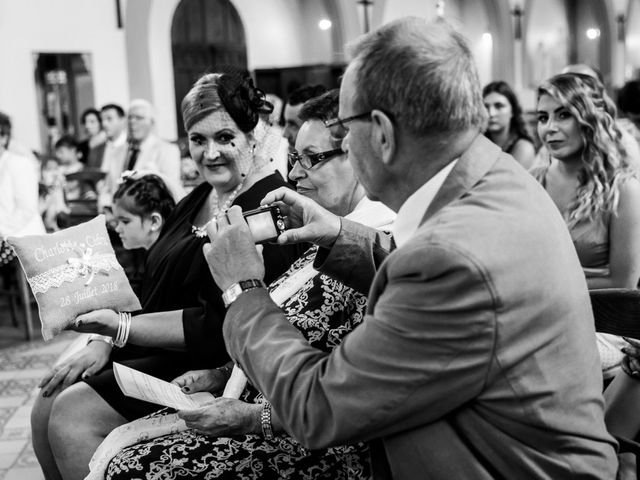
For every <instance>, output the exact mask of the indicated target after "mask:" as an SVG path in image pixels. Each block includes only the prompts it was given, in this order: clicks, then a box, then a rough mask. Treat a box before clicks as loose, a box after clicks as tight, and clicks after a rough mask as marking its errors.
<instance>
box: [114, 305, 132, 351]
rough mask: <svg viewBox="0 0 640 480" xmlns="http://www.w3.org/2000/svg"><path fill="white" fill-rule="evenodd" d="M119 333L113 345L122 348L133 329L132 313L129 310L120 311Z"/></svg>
mask: <svg viewBox="0 0 640 480" xmlns="http://www.w3.org/2000/svg"><path fill="white" fill-rule="evenodd" d="M118 316H119V321H118V333H117V334H116V339H115V340H114V341H113V345H114V346H116V347H118V348H122V347H124V346H125V345H126V343H127V340H129V332H130V331H131V314H130V313H129V312H118Z"/></svg>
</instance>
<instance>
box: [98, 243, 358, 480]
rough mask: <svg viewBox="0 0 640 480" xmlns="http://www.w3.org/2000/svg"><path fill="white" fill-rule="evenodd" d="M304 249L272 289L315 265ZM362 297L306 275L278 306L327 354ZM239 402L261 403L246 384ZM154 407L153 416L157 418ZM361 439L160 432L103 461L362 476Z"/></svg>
mask: <svg viewBox="0 0 640 480" xmlns="http://www.w3.org/2000/svg"><path fill="white" fill-rule="evenodd" d="M315 252H316V248H315V247H314V248H311V249H310V250H308V251H307V252H306V253H305V254H304V255H303V256H302V257H301V258H300V259H298V260H297V261H296V262H295V263H294V264H293V265H292V266H291V268H290V269H289V270H288V271H287V272H286V273H285V274H284V275H283V276H282V277H280V278H279V279H278V280H276V281H275V282H274V283H273V284H272V287H277V286H278V285H280V284H281V283H282V282H283V281H285V280H286V279H287V278H289V277H290V276H291V275H293V274H294V273H295V272H297V271H299V270H300V269H302V268H303V267H304V266H305V265H307V264H309V263H311V262H313V258H314V256H315ZM365 306H366V297H365V296H364V295H361V294H359V293H357V292H355V291H354V290H353V289H351V288H349V287H346V286H345V285H343V284H342V283H341V282H338V281H336V280H334V279H332V278H330V277H328V276H326V275H322V274H318V275H316V276H315V277H314V278H312V279H311V280H308V281H307V282H306V283H305V284H304V285H303V286H302V287H301V288H300V289H298V291H297V292H296V293H295V294H294V295H293V296H292V297H291V298H289V299H288V300H287V301H286V303H285V304H284V305H283V307H282V308H283V310H284V311H285V313H286V314H287V318H288V319H289V321H290V322H291V323H292V324H293V325H294V326H295V327H297V328H298V329H299V330H300V331H301V332H302V333H303V334H304V335H305V337H306V338H307V340H308V341H309V343H311V344H312V345H313V346H315V347H316V348H318V349H321V350H324V351H330V350H331V349H333V348H334V347H335V346H336V345H338V344H339V343H340V342H341V341H342V339H343V338H344V336H345V335H346V334H347V333H349V332H350V331H352V330H353V329H354V328H355V327H356V326H357V325H358V324H360V323H361V322H362V319H363V317H364V312H365ZM241 398H242V399H243V400H244V401H247V402H252V403H262V402H263V401H264V399H263V397H262V395H261V394H260V393H259V392H258V391H257V390H256V389H255V388H253V387H251V386H248V387H247V388H246V389H245V391H244V392H243V394H242V397H241ZM161 414H162V412H158V413H156V414H154V415H161ZM370 475H371V473H370V466H369V451H368V447H367V446H366V445H365V444H361V443H359V444H353V445H348V446H340V447H333V448H329V449H323V450H313V451H309V450H307V449H305V448H303V447H302V446H301V445H300V444H299V443H297V442H296V441H295V440H294V439H293V438H291V437H290V436H289V435H287V434H285V433H281V434H279V435H276V437H275V439H274V440H272V441H268V440H265V439H264V438H263V437H262V435H253V434H251V435H243V436H236V437H232V438H230V437H210V436H206V435H203V434H200V433H197V432H196V431H194V430H186V431H183V432H180V433H175V434H171V435H165V436H163V437H159V438H155V439H152V440H150V441H147V442H143V443H138V444H136V445H133V446H131V447H127V448H125V449H123V450H122V451H121V452H120V453H119V454H118V455H117V456H116V457H115V458H114V459H113V460H112V461H111V463H110V464H109V467H108V469H107V478H108V479H112V480H116V479H120V480H121V479H146V480H151V479H162V480H170V479H181V478H193V479H220V478H224V479H230V478H234V479H309V480H311V479H331V480H341V479H345V480H346V479H368V478H370Z"/></svg>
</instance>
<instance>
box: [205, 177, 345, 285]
mask: <svg viewBox="0 0 640 480" xmlns="http://www.w3.org/2000/svg"><path fill="white" fill-rule="evenodd" d="M274 203H275V204H277V205H278V206H279V207H280V211H281V212H282V215H283V217H284V219H285V225H286V230H285V231H284V233H281V234H280V236H279V237H278V240H277V241H278V243H279V244H287V243H301V242H311V243H315V244H316V245H319V246H322V247H331V246H332V245H333V243H334V242H335V241H336V239H337V238H338V235H339V234H340V228H341V223H340V217H338V216H336V215H334V214H333V213H331V212H329V211H328V210H325V209H324V208H322V207H321V206H320V205H318V204H317V203H315V202H314V201H313V200H310V199H308V198H306V197H304V196H303V195H300V194H299V193H296V192H294V191H292V190H290V189H288V188H279V189H277V190H274V191H273V192H270V193H269V194H268V195H267V196H266V197H265V198H264V199H263V200H262V204H263V205H267V204H274ZM207 233H208V235H209V238H210V239H211V244H207V245H205V246H204V247H203V248H204V250H203V251H204V256H205V258H206V259H207V263H208V264H209V269H210V270H211V274H212V275H213V279H214V280H215V282H216V284H217V285H218V287H220V289H221V290H222V291H223V292H224V291H225V290H226V289H227V288H228V287H229V286H230V285H232V284H234V283H238V282H241V281H243V280H250V279H256V280H263V279H264V264H263V262H262V258H261V256H260V253H259V252H261V248H262V247H259V246H258V247H256V245H255V244H254V241H253V238H252V236H251V231H250V230H249V226H248V225H247V223H246V221H245V219H244V217H243V215H242V209H241V208H240V207H238V206H233V207H231V208H230V209H229V210H228V211H227V214H226V215H223V216H221V217H219V218H218V219H217V221H216V222H211V223H210V224H209V225H208V226H207Z"/></svg>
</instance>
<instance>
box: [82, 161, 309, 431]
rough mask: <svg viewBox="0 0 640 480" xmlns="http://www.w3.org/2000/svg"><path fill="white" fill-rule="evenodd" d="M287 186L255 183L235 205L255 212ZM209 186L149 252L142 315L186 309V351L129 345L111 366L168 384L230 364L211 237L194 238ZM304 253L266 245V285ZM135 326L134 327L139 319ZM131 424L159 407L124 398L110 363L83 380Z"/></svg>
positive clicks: (274, 180)
mask: <svg viewBox="0 0 640 480" xmlns="http://www.w3.org/2000/svg"><path fill="white" fill-rule="evenodd" d="M282 186H287V184H286V183H285V182H284V181H283V180H282V177H281V176H280V175H279V174H278V173H274V174H272V175H269V176H268V177H265V178H263V179H262V180H259V181H258V182H256V183H255V184H254V185H253V186H252V187H251V188H250V189H249V190H247V191H246V192H244V193H242V194H240V195H238V197H237V198H236V199H235V201H234V202H233V203H234V205H239V206H240V207H242V209H243V210H250V209H254V208H257V207H258V206H259V204H260V201H261V200H262V199H263V198H264V196H265V195H266V194H267V192H270V191H271V190H274V189H276V188H279V187H282ZM211 189H212V187H211V185H209V184H208V183H203V184H201V185H199V186H198V187H196V188H195V189H194V190H193V191H192V192H191V193H190V194H189V195H188V196H187V197H185V198H184V199H183V200H182V201H181V202H180V203H179V204H178V205H177V206H176V208H175V210H174V211H173V212H172V214H171V215H170V216H169V218H168V219H167V222H166V224H165V226H164V227H163V229H162V234H161V235H160V238H159V239H158V241H157V242H156V243H155V244H154V245H153V247H151V249H150V250H149V255H148V257H147V263H146V266H145V273H144V279H143V285H142V295H141V297H140V303H141V304H142V306H143V309H142V311H141V313H152V312H169V311H173V310H183V315H182V322H183V326H184V336H185V343H186V352H177V351H171V350H165V349H160V348H149V347H139V346H136V345H126V346H125V347H124V348H122V349H114V351H113V352H112V355H111V359H110V360H111V361H115V362H119V363H122V364H125V365H127V366H129V367H131V368H134V369H136V370H140V371H143V372H145V373H148V374H150V375H153V376H155V377H158V378H162V379H164V380H172V379H173V378H175V377H177V376H178V375H181V374H182V373H184V372H186V371H188V370H195V369H203V368H214V367H217V366H220V365H223V364H224V363H226V362H227V361H228V360H229V357H228V355H227V352H226V349H225V345H224V340H223V338H222V322H223V320H224V315H225V308H224V304H223V302H222V298H221V292H220V290H219V289H218V287H217V286H216V284H215V282H214V281H213V278H212V276H211V272H210V271H209V266H208V264H207V262H206V260H205V258H204V254H203V253H202V246H203V245H204V243H205V242H208V241H209V240H208V238H206V237H205V238H197V237H196V236H195V235H194V234H193V233H192V226H193V224H194V218H195V216H196V214H197V212H198V211H199V209H200V208H201V206H202V205H203V203H204V202H205V201H206V200H207V197H208V195H209V193H210V192H211ZM299 253H300V247H298V246H286V247H282V246H276V245H265V246H264V250H263V257H264V262H265V271H266V275H265V282H266V283H267V284H268V283H270V282H271V281H273V280H274V279H276V278H278V276H280V275H281V274H282V273H284V272H285V271H286V270H287V268H289V265H291V264H292V263H293V262H294V261H295V260H296V258H298V256H299ZM132 322H135V317H134V318H133V320H132ZM85 381H86V382H87V383H88V384H89V385H90V386H91V387H92V388H93V389H94V390H95V391H96V392H98V394H100V396H101V397H103V398H104V399H105V400H106V401H107V402H108V403H109V405H111V406H112V407H113V408H114V409H115V410H116V411H117V412H118V413H120V414H121V415H122V416H123V417H125V418H126V419H127V420H128V421H131V420H134V419H136V418H140V417H142V416H144V415H147V414H149V413H151V412H154V411H156V410H157V409H158V406H157V405H154V404H151V403H147V402H143V401H140V400H136V399H132V398H129V397H125V396H124V395H123V394H122V393H121V391H120V388H119V387H118V385H117V383H116V381H115V377H114V375H113V370H112V365H111V362H109V364H107V366H106V367H105V368H104V369H103V370H102V371H100V372H99V373H98V374H97V375H95V376H94V377H91V378H88V379H86V380H85Z"/></svg>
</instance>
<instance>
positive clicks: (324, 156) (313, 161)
mask: <svg viewBox="0 0 640 480" xmlns="http://www.w3.org/2000/svg"><path fill="white" fill-rule="evenodd" d="M343 153H344V151H343V150H342V149H341V148H336V149H334V150H327V151H326V152H319V153H303V154H300V153H298V152H291V153H290V154H289V165H291V166H292V167H293V166H294V165H295V164H296V162H300V165H301V166H302V168H304V169H305V170H309V169H310V168H311V167H313V166H314V165H317V164H319V163H321V162H324V161H325V160H329V159H330V158H331V157H335V156H336V155H342V154H343Z"/></svg>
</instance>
